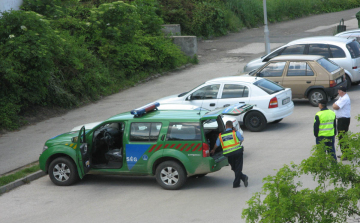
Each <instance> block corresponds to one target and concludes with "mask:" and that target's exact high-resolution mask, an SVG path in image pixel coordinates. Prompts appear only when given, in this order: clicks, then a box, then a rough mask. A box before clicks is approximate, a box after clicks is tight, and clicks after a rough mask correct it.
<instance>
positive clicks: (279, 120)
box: [272, 118, 283, 123]
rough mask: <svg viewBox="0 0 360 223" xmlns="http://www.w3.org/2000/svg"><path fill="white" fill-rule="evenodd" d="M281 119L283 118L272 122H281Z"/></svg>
mask: <svg viewBox="0 0 360 223" xmlns="http://www.w3.org/2000/svg"><path fill="white" fill-rule="evenodd" d="M281 120H283V119H282V118H281V119H278V120H275V121H273V122H272V123H279V122H281Z"/></svg>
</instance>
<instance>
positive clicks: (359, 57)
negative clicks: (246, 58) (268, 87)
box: [244, 36, 360, 88]
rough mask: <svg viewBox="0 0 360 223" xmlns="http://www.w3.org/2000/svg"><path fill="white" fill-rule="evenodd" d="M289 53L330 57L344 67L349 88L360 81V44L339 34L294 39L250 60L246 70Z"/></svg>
mask: <svg viewBox="0 0 360 223" xmlns="http://www.w3.org/2000/svg"><path fill="white" fill-rule="evenodd" d="M289 54H291V55H293V54H300V55H301V54H306V55H321V56H324V57H326V58H329V59H330V60H331V61H334V62H335V63H336V64H338V65H339V66H341V67H343V68H344V70H345V74H346V80H347V88H350V87H351V83H353V84H359V83H360V44H359V43H358V42H357V41H355V40H353V39H345V38H341V37H337V36H317V37H308V38H303V39H298V40H294V41H292V42H289V43H288V44H286V45H284V46H281V47H279V48H277V49H276V50H274V51H272V52H271V53H269V54H268V55H265V56H262V57H260V58H257V59H255V60H252V61H250V62H249V63H248V64H247V65H246V66H245V67H244V72H246V73H248V72H250V71H252V70H255V69H258V68H259V67H261V66H262V65H264V64H265V63H266V62H268V61H269V60H271V59H272V58H274V57H276V56H280V55H289Z"/></svg>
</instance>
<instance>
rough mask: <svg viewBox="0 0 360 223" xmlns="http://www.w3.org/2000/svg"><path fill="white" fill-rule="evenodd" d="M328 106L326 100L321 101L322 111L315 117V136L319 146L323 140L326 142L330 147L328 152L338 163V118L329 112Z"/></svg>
mask: <svg viewBox="0 0 360 223" xmlns="http://www.w3.org/2000/svg"><path fill="white" fill-rule="evenodd" d="M326 104H327V101H326V100H321V101H319V108H320V111H319V112H317V113H316V115H315V120H314V136H315V137H316V144H319V143H320V142H321V141H322V140H324V142H325V145H326V146H327V147H328V149H327V150H326V151H327V152H328V153H330V154H331V155H332V156H333V157H334V159H335V162H336V161H337V159H336V152H335V135H336V117H335V112H333V111H331V110H329V109H328V108H327V106H326Z"/></svg>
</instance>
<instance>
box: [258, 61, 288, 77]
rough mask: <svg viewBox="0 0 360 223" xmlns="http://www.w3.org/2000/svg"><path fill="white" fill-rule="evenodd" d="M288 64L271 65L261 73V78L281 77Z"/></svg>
mask: <svg viewBox="0 0 360 223" xmlns="http://www.w3.org/2000/svg"><path fill="white" fill-rule="evenodd" d="M285 64H286V62H274V63H269V64H268V65H267V66H266V67H264V68H263V69H262V70H261V71H260V72H259V73H258V76H259V77H281V76H282V75H283V71H284V67H285Z"/></svg>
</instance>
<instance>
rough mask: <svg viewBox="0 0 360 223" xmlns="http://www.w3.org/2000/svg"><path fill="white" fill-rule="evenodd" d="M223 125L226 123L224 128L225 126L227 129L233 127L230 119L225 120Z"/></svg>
mask: <svg viewBox="0 0 360 223" xmlns="http://www.w3.org/2000/svg"><path fill="white" fill-rule="evenodd" d="M225 125H226V128H227V129H228V128H231V129H232V127H233V123H232V121H227V122H226V124H225Z"/></svg>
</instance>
